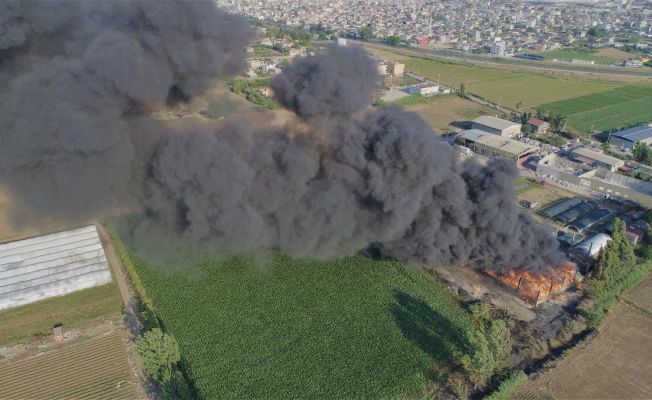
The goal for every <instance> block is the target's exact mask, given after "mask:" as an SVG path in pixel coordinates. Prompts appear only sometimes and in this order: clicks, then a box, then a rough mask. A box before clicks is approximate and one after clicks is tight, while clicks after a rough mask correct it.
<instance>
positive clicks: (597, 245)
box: [573, 233, 611, 258]
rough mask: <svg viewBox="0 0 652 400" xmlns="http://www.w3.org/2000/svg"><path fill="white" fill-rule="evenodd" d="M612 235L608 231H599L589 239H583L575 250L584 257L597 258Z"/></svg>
mask: <svg viewBox="0 0 652 400" xmlns="http://www.w3.org/2000/svg"><path fill="white" fill-rule="evenodd" d="M610 240H611V237H609V235H607V234H606V233H598V234H597V235H595V236H592V237H590V238H588V239H585V240H583V241H581V242H580V243H579V244H578V245H577V246H575V247H574V248H573V250H574V251H575V252H577V253H579V254H581V255H583V256H584V257H591V258H596V257H597V256H598V252H600V250H601V249H602V248H603V247H605V246H606V245H607V243H609V241H610Z"/></svg>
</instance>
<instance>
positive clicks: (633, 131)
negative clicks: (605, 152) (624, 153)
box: [609, 125, 652, 150]
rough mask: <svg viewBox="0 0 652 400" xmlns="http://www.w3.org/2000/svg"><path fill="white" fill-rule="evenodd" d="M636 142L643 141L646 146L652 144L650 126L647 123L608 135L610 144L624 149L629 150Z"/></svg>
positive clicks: (651, 129) (651, 128)
mask: <svg viewBox="0 0 652 400" xmlns="http://www.w3.org/2000/svg"><path fill="white" fill-rule="evenodd" d="M638 142H643V143H645V144H647V145H648V146H650V145H652V127H650V126H647V125H641V126H635V127H633V128H629V129H625V130H622V131H620V132H616V133H612V134H611V136H610V137H609V144H610V145H612V146H614V147H620V148H622V149H626V150H631V149H632V148H633V147H634V145H635V144H636V143H638Z"/></svg>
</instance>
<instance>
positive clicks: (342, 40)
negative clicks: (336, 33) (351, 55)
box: [335, 37, 346, 46]
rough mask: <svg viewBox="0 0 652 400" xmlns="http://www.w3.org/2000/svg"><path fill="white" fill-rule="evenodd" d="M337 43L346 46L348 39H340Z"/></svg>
mask: <svg viewBox="0 0 652 400" xmlns="http://www.w3.org/2000/svg"><path fill="white" fill-rule="evenodd" d="M335 43H337V45H338V46H346V38H343V37H338V38H337V39H336V40H335Z"/></svg>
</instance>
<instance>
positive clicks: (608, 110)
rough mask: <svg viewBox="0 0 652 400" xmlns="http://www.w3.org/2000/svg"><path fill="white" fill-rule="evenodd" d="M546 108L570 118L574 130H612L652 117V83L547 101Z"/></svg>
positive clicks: (650, 119)
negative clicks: (551, 101) (651, 84)
mask: <svg viewBox="0 0 652 400" xmlns="http://www.w3.org/2000/svg"><path fill="white" fill-rule="evenodd" d="M542 109H543V110H544V111H547V112H549V113H550V114H561V115H564V116H566V117H567V118H568V124H569V126H570V128H571V129H572V130H576V131H579V132H590V131H591V130H593V131H594V132H600V131H608V130H613V129H622V128H625V127H628V126H633V125H638V124H643V123H647V122H650V121H652V87H650V86H623V87H619V88H615V89H612V90H607V91H603V92H600V93H595V94H592V95H586V96H578V97H574V98H571V99H567V100H563V101H557V102H553V103H548V104H544V105H543V106H542Z"/></svg>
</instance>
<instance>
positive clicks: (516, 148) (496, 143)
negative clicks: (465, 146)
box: [475, 135, 536, 156]
mask: <svg viewBox="0 0 652 400" xmlns="http://www.w3.org/2000/svg"><path fill="white" fill-rule="evenodd" d="M475 142H476V143H482V144H484V145H485V146H487V147H491V148H494V149H498V150H500V151H503V152H506V153H509V154H512V155H514V156H519V155H521V154H523V153H526V152H528V151H534V150H536V147H533V146H530V145H528V144H525V143H522V142H519V141H517V140H512V139H507V138H504V137H502V136H498V135H484V136H481V137H479V138H478V139H477V140H475Z"/></svg>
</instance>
